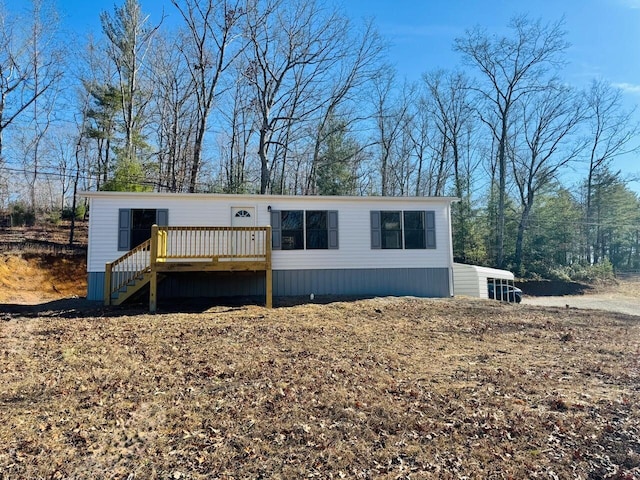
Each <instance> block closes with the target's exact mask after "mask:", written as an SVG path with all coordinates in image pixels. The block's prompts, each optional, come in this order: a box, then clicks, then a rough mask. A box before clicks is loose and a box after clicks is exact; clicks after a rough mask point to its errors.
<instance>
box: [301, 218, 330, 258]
mask: <svg viewBox="0 0 640 480" xmlns="http://www.w3.org/2000/svg"><path fill="white" fill-rule="evenodd" d="M305 220H306V233H307V249H309V250H322V249H327V248H329V232H328V230H327V211H326V210H320V211H313V210H311V211H307V212H305Z"/></svg>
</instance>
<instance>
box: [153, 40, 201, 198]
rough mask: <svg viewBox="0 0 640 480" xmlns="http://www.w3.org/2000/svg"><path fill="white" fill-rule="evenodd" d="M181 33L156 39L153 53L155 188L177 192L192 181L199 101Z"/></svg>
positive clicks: (186, 187)
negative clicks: (155, 148)
mask: <svg viewBox="0 0 640 480" xmlns="http://www.w3.org/2000/svg"><path fill="white" fill-rule="evenodd" d="M181 40H182V36H181V35H178V36H177V38H175V40H174V41H172V40H171V39H169V40H168V41H165V40H164V39H158V40H157V41H156V42H155V45H156V47H155V49H154V50H155V51H154V54H153V55H152V58H151V62H152V63H153V81H154V85H155V88H154V98H155V101H154V106H155V112H154V114H155V124H156V125H157V127H156V132H157V147H158V162H157V163H158V188H159V189H160V190H165V191H170V192H178V191H183V190H187V189H188V188H189V187H190V185H191V172H192V170H191V167H192V165H193V163H192V162H193V150H194V148H193V145H194V143H195V141H194V139H195V136H196V135H195V132H196V131H197V127H198V125H199V123H198V104H197V98H196V89H195V83H194V81H193V77H192V76H191V74H190V72H189V67H188V63H189V62H188V60H187V59H186V58H185V56H184V55H183V54H182V53H181V52H182V51H183V50H184V47H183V45H182V44H181V43H180V42H181Z"/></svg>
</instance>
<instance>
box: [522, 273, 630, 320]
mask: <svg viewBox="0 0 640 480" xmlns="http://www.w3.org/2000/svg"><path fill="white" fill-rule="evenodd" d="M522 303H523V304H525V305H540V306H547V307H567V305H568V308H581V309H582V308H587V309H595V310H604V311H609V312H618V313H626V314H628V315H638V316H640V281H627V282H621V283H620V284H619V285H617V286H616V287H613V288H607V289H604V290H603V291H600V292H597V293H589V294H585V295H565V296H553V297H547V296H541V297H533V296H525V297H524V298H523V299H522Z"/></svg>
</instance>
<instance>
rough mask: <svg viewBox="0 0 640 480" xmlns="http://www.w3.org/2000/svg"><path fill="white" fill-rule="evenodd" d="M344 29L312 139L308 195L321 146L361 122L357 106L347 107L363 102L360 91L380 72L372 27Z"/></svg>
mask: <svg viewBox="0 0 640 480" xmlns="http://www.w3.org/2000/svg"><path fill="white" fill-rule="evenodd" d="M346 27H347V29H346V30H345V31H344V35H345V37H346V39H345V41H344V43H343V45H344V52H343V53H342V54H340V57H341V58H340V61H339V62H338V65H337V67H336V68H335V74H334V75H333V76H332V77H331V78H330V83H329V85H328V86H327V89H326V93H324V94H323V95H324V96H325V101H324V105H322V107H321V109H320V117H319V121H318V124H317V130H316V134H315V135H314V136H315V143H314V148H313V157H312V159H311V166H310V168H309V174H308V176H307V181H306V187H305V192H307V193H310V192H314V191H315V182H316V174H317V168H318V164H319V160H320V155H321V153H320V152H321V149H322V145H323V144H324V143H325V142H326V141H327V140H328V139H329V138H331V137H333V136H334V135H336V134H337V133H338V132H340V131H343V130H344V129H348V128H349V126H350V125H351V124H352V123H354V122H356V121H358V120H362V118H363V113H362V112H360V111H356V110H357V106H355V105H350V104H351V103H352V102H353V101H354V100H355V101H357V100H361V99H362V98H361V96H360V94H361V91H362V89H363V88H364V87H365V85H371V84H372V81H373V79H374V78H376V77H377V76H379V75H380V71H381V66H380V65H381V55H382V53H383V52H384V48H385V47H384V45H383V43H382V40H381V38H380V35H379V34H378V32H377V31H376V29H375V28H374V25H373V23H372V22H371V21H367V22H366V23H365V24H364V27H363V29H362V31H356V32H355V33H353V34H351V33H350V32H351V30H352V28H351V25H349V24H347V25H346ZM354 153H356V152H354ZM346 160H348V159H346ZM324 167H327V166H326V165H324Z"/></svg>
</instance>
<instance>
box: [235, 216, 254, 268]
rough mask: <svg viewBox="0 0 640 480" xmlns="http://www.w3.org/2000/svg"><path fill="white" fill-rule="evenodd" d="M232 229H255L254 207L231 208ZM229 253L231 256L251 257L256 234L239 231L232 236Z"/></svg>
mask: <svg viewBox="0 0 640 480" xmlns="http://www.w3.org/2000/svg"><path fill="white" fill-rule="evenodd" d="M231 226H232V227H255V226H256V209H255V207H231ZM231 241H232V246H231V252H232V254H233V255H244V256H247V255H253V254H255V252H256V250H255V248H256V245H255V243H256V232H255V231H239V232H233V234H232V238H231Z"/></svg>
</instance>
